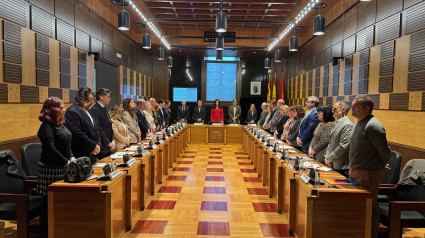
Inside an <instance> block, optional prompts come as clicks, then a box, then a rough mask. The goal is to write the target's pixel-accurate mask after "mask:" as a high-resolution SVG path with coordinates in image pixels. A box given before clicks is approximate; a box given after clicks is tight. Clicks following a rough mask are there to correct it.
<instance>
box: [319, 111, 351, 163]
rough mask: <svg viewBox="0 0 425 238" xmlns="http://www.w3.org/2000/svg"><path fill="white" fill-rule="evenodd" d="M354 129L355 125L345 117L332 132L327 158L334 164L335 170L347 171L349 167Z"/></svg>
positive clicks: (336, 124)
mask: <svg viewBox="0 0 425 238" xmlns="http://www.w3.org/2000/svg"><path fill="white" fill-rule="evenodd" d="M352 129H353V123H352V122H351V121H350V119H349V118H348V117H347V116H345V117H343V118H341V119H339V120H338V121H337V122H336V123H335V126H334V127H333V128H332V130H331V133H330V139H329V144H328V147H327V148H326V157H327V158H328V160H329V162H331V163H332V167H333V169H346V168H347V167H348V152H349V149H350V136H351V131H352Z"/></svg>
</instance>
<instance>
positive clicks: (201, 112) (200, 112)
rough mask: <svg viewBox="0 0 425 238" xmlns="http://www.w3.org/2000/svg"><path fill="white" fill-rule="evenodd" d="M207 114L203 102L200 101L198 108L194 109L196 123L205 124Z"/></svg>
mask: <svg viewBox="0 0 425 238" xmlns="http://www.w3.org/2000/svg"><path fill="white" fill-rule="evenodd" d="M205 114H206V112H205V107H203V106H202V101H201V100H198V106H197V107H195V108H194V109H193V120H194V122H204V121H205Z"/></svg>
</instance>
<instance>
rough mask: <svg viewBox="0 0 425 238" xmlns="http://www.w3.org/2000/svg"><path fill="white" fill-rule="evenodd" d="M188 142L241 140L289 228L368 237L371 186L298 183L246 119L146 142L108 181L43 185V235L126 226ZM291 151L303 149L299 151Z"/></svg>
mask: <svg viewBox="0 0 425 238" xmlns="http://www.w3.org/2000/svg"><path fill="white" fill-rule="evenodd" d="M162 133H164V131H162V132H159V133H157V134H156V135H155V136H158V135H159V136H161V135H162ZM150 139H152V138H148V139H146V140H143V141H141V142H142V143H143V142H148V141H149V140H150ZM188 143H193V144H200V143H201V144H206V143H207V144H209V143H219V144H233V143H234V144H242V145H243V147H244V148H245V150H246V151H247V153H248V156H249V159H250V160H251V163H252V164H253V166H254V167H255V169H257V171H258V176H259V177H261V178H262V181H263V185H264V186H265V187H268V188H269V191H270V192H269V194H270V197H273V198H275V199H276V202H277V204H278V212H279V213H283V214H285V216H286V217H287V219H288V222H289V230H290V233H291V234H293V235H296V236H297V237H342V236H346V237H370V224H371V214H372V213H371V204H372V200H371V194H370V193H369V192H367V191H365V190H364V189H362V188H361V187H358V186H348V185H347V186H339V188H328V184H327V183H326V182H325V185H322V186H320V188H315V187H314V186H312V185H310V184H306V183H304V182H303V181H302V180H301V179H300V172H299V171H295V170H292V169H291V168H290V167H289V166H288V162H286V161H285V160H282V159H280V158H278V157H277V156H276V153H275V152H272V151H270V149H269V147H268V146H266V145H264V143H262V142H260V140H259V138H257V137H256V136H254V134H253V133H252V132H250V131H249V130H248V127H247V126H237V125H236V126H235V125H186V126H184V127H183V128H182V129H180V130H178V131H177V132H176V133H175V134H174V135H172V136H170V137H168V139H166V140H164V141H163V143H162V144H158V145H157V147H156V148H155V149H149V150H148V153H147V154H146V156H144V157H134V158H135V159H136V163H135V164H134V165H132V166H131V167H129V168H127V167H119V170H120V172H121V174H120V175H118V176H117V177H116V178H115V179H113V180H112V181H98V180H95V179H94V180H88V181H83V182H80V183H67V182H64V181H59V182H56V183H53V184H52V185H50V186H49V189H48V219H49V237H79V236H80V237H99V238H100V237H108V238H109V237H119V236H121V235H123V234H124V233H126V232H128V231H130V230H131V229H132V227H133V225H134V224H132V217H133V216H135V215H136V214H137V213H138V212H140V211H142V212H144V209H145V205H146V201H147V200H148V199H149V197H150V196H153V195H154V194H155V186H157V185H159V184H162V181H163V180H164V178H165V177H166V176H167V175H168V172H169V171H170V170H171V169H172V168H173V167H174V165H175V163H177V162H178V159H179V157H180V155H181V154H182V153H183V151H184V149H185V148H186V146H187V144H188ZM123 151H125V150H123ZM292 155H294V156H298V155H299V156H305V155H304V154H302V153H301V152H299V151H296V153H292ZM110 162H111V158H110V157H106V158H104V159H102V160H100V161H99V162H98V163H110ZM116 162H117V163H120V162H122V159H116ZM312 163H316V162H312ZM93 170H94V175H102V174H103V171H102V168H101V167H94V168H93ZM305 172H306V173H308V170H306V171H305ZM343 178H344V177H343V176H342V175H340V174H339V173H337V172H335V171H330V172H326V173H325V172H323V173H322V179H343Z"/></svg>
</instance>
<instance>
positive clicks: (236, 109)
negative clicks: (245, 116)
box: [228, 98, 241, 123]
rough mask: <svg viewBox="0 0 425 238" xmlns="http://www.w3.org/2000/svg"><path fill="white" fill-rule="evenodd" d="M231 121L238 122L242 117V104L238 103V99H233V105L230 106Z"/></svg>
mask: <svg viewBox="0 0 425 238" xmlns="http://www.w3.org/2000/svg"><path fill="white" fill-rule="evenodd" d="M228 112H229V121H231V122H234V123H238V122H239V119H240V117H241V106H239V105H238V100H236V98H235V99H233V105H232V106H230V107H229V111H228Z"/></svg>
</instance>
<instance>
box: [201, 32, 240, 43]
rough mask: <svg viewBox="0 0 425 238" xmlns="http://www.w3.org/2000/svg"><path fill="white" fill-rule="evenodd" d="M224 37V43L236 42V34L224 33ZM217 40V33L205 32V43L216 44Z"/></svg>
mask: <svg viewBox="0 0 425 238" xmlns="http://www.w3.org/2000/svg"><path fill="white" fill-rule="evenodd" d="M221 34H222V35H223V36H224V42H235V37H236V33H235V32H224V33H221ZM215 38H217V32H216V31H204V42H215Z"/></svg>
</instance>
